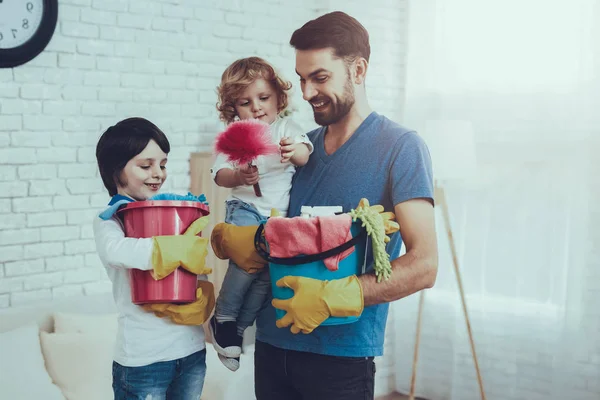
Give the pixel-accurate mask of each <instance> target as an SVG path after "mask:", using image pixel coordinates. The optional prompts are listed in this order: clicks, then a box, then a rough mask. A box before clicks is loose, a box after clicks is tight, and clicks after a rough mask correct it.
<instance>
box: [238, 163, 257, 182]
mask: <svg viewBox="0 0 600 400" xmlns="http://www.w3.org/2000/svg"><path fill="white" fill-rule="evenodd" d="M237 171H238V176H239V177H240V184H241V185H247V186H251V185H254V184H255V183H257V182H258V179H259V178H258V168H257V167H256V165H242V166H240V168H239V169H238V170H237Z"/></svg>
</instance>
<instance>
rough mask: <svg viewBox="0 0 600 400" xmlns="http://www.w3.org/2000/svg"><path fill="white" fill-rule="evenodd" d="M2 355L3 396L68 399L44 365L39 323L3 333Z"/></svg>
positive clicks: (0, 386) (0, 335)
mask: <svg viewBox="0 0 600 400" xmlns="http://www.w3.org/2000/svg"><path fill="white" fill-rule="evenodd" d="M0 354H1V355H2V356H0V399H46V400H59V399H61V400H64V398H65V397H64V396H63V395H62V393H61V391H60V389H59V388H58V387H57V386H55V385H54V384H52V379H51V378H50V375H48V372H47V371H46V368H44V358H43V356H42V351H41V348H40V338H39V327H38V325H37V324H36V323H35V322H31V323H29V324H26V325H24V326H21V327H20V328H17V329H14V330H11V331H8V332H4V333H0Z"/></svg>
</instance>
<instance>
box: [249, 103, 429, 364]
mask: <svg viewBox="0 0 600 400" xmlns="http://www.w3.org/2000/svg"><path fill="white" fill-rule="evenodd" d="M325 132H326V128H325V127H322V128H318V129H316V130H314V131H312V132H310V133H309V134H308V136H309V137H310V140H311V141H312V143H313V145H314V152H313V154H312V155H311V156H310V159H309V160H308V163H307V164H306V165H305V166H304V167H302V168H299V169H298V171H297V172H296V175H295V176H294V180H293V185H292V191H291V193H290V196H291V198H290V207H289V211H288V216H289V217H294V216H298V215H300V207H301V206H342V207H343V209H344V212H348V211H350V210H351V209H353V208H356V206H357V205H358V203H359V201H360V199H361V198H363V197H364V198H367V199H368V200H369V203H370V204H371V205H374V204H381V205H382V206H383V207H384V208H385V211H393V210H394V206H395V205H396V204H398V203H401V202H404V201H406V200H410V199H414V198H428V199H431V201H432V202H433V177H432V167H431V159H430V156H429V150H428V149H427V146H426V145H425V142H424V141H423V140H422V139H421V137H419V136H418V135H417V134H416V133H415V132H414V131H411V130H408V129H406V128H404V127H402V126H400V125H398V124H397V123H395V122H393V121H391V120H389V119H388V118H386V117H384V116H382V115H379V114H377V113H376V112H372V113H371V114H370V115H369V116H368V117H367V118H366V119H365V120H364V121H363V122H362V124H361V125H360V126H359V128H358V129H357V130H356V132H355V133H354V134H353V135H352V136H351V137H350V139H348V141H347V142H346V143H344V145H343V146H341V147H340V148H339V149H338V150H336V151H335V152H334V153H333V154H330V155H327V154H326V153H325V147H324V142H323V139H324V135H325ZM401 246H402V239H401V237H400V235H399V233H395V234H394V235H392V237H391V240H390V242H389V243H388V245H387V252H388V254H390V258H391V259H394V258H396V257H398V254H399V253H400V248H401ZM369 247H370V246H369ZM369 253H370V252H369ZM367 257H368V261H367V265H368V268H367V271H372V270H373V257H372V254H368V255H367ZM387 313H388V304H378V305H374V306H370V307H365V309H364V311H363V313H362V315H361V317H360V319H359V320H358V321H357V322H354V323H351V324H345V325H335V326H320V327H318V328H316V329H315V330H314V331H313V332H311V333H310V334H308V335H305V334H302V333H299V334H297V335H294V334H292V333H291V332H290V329H289V327H287V328H277V326H276V325H275V309H274V308H273V306H272V305H271V303H270V301H269V302H267V303H266V304H265V307H264V308H263V309H262V310H261V311H260V313H259V315H258V318H257V332H256V338H257V340H260V341H262V342H265V343H268V344H271V345H273V346H276V347H279V348H283V349H289V350H298V351H306V352H310V353H317V354H326V355H334V356H347V357H370V356H379V355H382V354H383V339H384V336H385V325H386V320H387Z"/></svg>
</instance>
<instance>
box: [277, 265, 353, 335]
mask: <svg viewBox="0 0 600 400" xmlns="http://www.w3.org/2000/svg"><path fill="white" fill-rule="evenodd" d="M276 284H277V286H279V287H288V288H290V289H292V290H293V291H294V296H293V297H292V298H291V299H287V300H280V299H273V301H272V304H273V307H275V308H279V309H281V310H284V311H286V314H285V315H284V316H283V318H281V319H279V320H277V322H276V325H277V327H278V328H285V327H287V326H290V325H291V328H290V330H291V332H292V333H294V334H296V333H298V332H302V333H311V332H312V331H313V330H314V329H315V328H316V327H318V326H319V325H321V323H322V322H323V321H325V320H326V319H327V318H329V317H330V316H332V317H356V316H359V315H360V314H362V311H363V308H364V301H363V292H362V287H361V286H360V282H359V281H358V278H357V277H356V275H352V276H349V277H347V278H341V279H334V280H331V281H320V280H317V279H312V278H305V277H301V276H285V277H283V278H281V279H280V280H278V281H277V283H276Z"/></svg>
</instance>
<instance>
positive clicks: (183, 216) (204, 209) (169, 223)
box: [118, 200, 209, 304]
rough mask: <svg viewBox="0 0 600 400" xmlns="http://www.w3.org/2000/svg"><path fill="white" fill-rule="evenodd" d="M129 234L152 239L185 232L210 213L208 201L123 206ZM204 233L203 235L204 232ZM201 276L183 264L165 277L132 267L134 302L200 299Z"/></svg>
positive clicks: (154, 201)
mask: <svg viewBox="0 0 600 400" xmlns="http://www.w3.org/2000/svg"><path fill="white" fill-rule="evenodd" d="M118 213H119V214H120V216H121V217H122V218H123V223H124V225H125V236H127V237H132V238H149V237H153V236H163V235H181V234H183V233H184V232H185V230H186V229H187V228H188V227H189V226H190V225H191V224H192V222H194V221H195V220H196V219H198V218H200V217H202V216H204V215H208V214H209V208H208V206H207V205H206V204H204V203H201V202H196V201H179V200H148V201H135V202H132V203H129V204H127V205H126V206H125V207H123V208H121V209H120V210H119V211H118ZM200 235H201V234H200ZM197 279H198V278H197V276H196V275H195V274H192V273H191V272H188V271H186V270H185V269H183V268H181V267H179V268H177V269H176V270H175V271H174V272H173V273H172V274H170V275H169V276H167V277H166V278H164V279H161V280H155V279H154V278H153V277H152V275H151V274H150V271H142V270H139V269H131V270H130V275H129V284H130V287H131V301H132V302H133V303H134V304H147V303H190V302H193V301H195V300H196V287H197Z"/></svg>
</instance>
